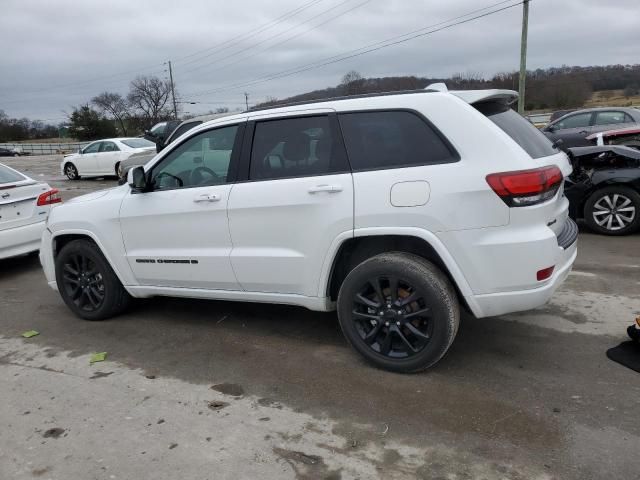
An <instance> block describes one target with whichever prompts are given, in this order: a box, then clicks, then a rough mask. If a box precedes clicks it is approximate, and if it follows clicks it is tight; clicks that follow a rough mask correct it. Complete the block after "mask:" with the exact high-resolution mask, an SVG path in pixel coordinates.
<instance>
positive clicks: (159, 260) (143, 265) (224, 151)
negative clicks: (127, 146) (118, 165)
mask: <svg viewBox="0 0 640 480" xmlns="http://www.w3.org/2000/svg"><path fill="white" fill-rule="evenodd" d="M243 131H244V123H241V124H234V125H227V126H223V127H219V128H215V129H210V130H205V131H202V132H199V133H197V134H195V135H193V136H191V137H190V138H188V139H186V140H184V141H182V142H181V143H180V144H179V145H176V146H175V147H174V146H173V145H172V147H174V148H172V149H171V151H169V152H168V153H167V154H166V155H164V156H163V157H162V159H160V160H159V161H158V162H156V164H155V165H153V166H152V167H151V168H150V169H149V170H148V171H147V174H148V175H149V177H148V178H149V179H150V180H151V182H152V185H153V188H152V190H151V191H147V192H140V193H135V192H133V191H132V192H131V193H130V194H128V195H127V196H126V197H125V198H124V200H123V203H122V206H121V210H120V222H121V229H122V236H123V239H124V244H125V249H126V255H127V260H128V262H129V265H130V267H131V269H132V270H133V273H134V275H135V276H136V278H137V280H138V282H139V284H140V285H151V286H165V287H184V288H202V289H222V290H238V289H239V286H238V284H237V281H236V278H235V275H234V274H233V270H232V268H231V263H230V260H229V254H230V252H231V237H230V236H229V226H228V221H227V202H228V200H229V193H230V192H231V187H232V182H233V181H234V180H235V175H236V171H237V160H238V156H239V148H240V145H241V143H242V135H243Z"/></svg>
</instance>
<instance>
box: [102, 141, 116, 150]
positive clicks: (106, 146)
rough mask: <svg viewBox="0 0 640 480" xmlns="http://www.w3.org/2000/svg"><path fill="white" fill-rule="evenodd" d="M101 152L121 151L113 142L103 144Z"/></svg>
mask: <svg viewBox="0 0 640 480" xmlns="http://www.w3.org/2000/svg"><path fill="white" fill-rule="evenodd" d="M100 151H101V152H119V151H120V149H119V148H118V146H117V145H116V144H115V143H113V142H102V146H101V147H100Z"/></svg>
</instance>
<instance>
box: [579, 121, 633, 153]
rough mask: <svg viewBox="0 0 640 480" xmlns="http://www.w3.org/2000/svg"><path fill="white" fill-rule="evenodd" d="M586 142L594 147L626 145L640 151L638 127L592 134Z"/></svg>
mask: <svg viewBox="0 0 640 480" xmlns="http://www.w3.org/2000/svg"><path fill="white" fill-rule="evenodd" d="M587 140H589V142H591V143H592V144H594V145H626V146H628V147H633V148H636V149H640V125H639V126H637V127H627V128H618V129H615V130H607V131H604V132H598V133H592V134H591V135H589V136H588V137H587Z"/></svg>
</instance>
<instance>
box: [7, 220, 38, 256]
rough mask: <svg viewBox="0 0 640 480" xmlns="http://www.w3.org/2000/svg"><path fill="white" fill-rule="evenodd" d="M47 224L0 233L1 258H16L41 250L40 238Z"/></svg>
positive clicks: (33, 224) (34, 224) (11, 229)
mask: <svg viewBox="0 0 640 480" xmlns="http://www.w3.org/2000/svg"><path fill="white" fill-rule="evenodd" d="M44 227H45V222H44V221H42V222H37V223H32V224H29V225H24V226H21V227H16V228H10V229H9V230H2V231H0V258H9V257H15V256H17V255H23V254H25V253H30V252H35V251H36V250H38V249H39V248H40V237H41V236H42V232H43V230H44Z"/></svg>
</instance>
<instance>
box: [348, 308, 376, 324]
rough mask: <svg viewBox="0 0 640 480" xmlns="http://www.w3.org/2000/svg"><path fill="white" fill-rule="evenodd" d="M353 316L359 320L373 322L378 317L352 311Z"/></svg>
mask: <svg viewBox="0 0 640 480" xmlns="http://www.w3.org/2000/svg"><path fill="white" fill-rule="evenodd" d="M353 315H354V316H355V317H356V318H358V319H360V320H375V321H378V318H379V317H378V316H377V315H374V314H371V313H362V312H358V311H357V310H354V311H353Z"/></svg>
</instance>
